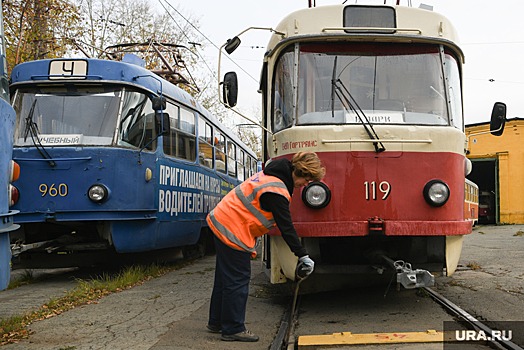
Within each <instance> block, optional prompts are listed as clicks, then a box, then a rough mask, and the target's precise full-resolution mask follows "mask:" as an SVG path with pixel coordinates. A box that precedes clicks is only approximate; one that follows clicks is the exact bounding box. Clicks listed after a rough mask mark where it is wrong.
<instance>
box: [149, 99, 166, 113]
mask: <svg viewBox="0 0 524 350" xmlns="http://www.w3.org/2000/svg"><path fill="white" fill-rule="evenodd" d="M151 103H152V105H153V110H155V111H163V110H164V109H166V98H165V97H164V96H158V97H153V99H152V100H151Z"/></svg>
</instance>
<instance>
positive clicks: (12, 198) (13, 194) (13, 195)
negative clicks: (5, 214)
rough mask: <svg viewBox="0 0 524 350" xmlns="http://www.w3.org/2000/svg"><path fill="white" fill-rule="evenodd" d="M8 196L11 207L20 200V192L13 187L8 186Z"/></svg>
mask: <svg viewBox="0 0 524 350" xmlns="http://www.w3.org/2000/svg"><path fill="white" fill-rule="evenodd" d="M8 195H9V206H10V207H11V206H13V205H15V204H16V203H17V202H18V200H19V199H20V191H18V188H16V187H15V186H13V185H11V184H9V192H8Z"/></svg>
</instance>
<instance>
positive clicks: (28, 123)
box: [24, 99, 56, 167]
mask: <svg viewBox="0 0 524 350" xmlns="http://www.w3.org/2000/svg"><path fill="white" fill-rule="evenodd" d="M36 101H37V100H36V99H35V100H34V101H33V104H32V105H31V109H30V110H29V113H28V114H27V117H26V118H25V129H24V142H25V141H26V140H27V135H31V140H32V141H33V145H35V148H36V149H37V150H38V153H40V155H41V156H42V158H44V159H49V165H50V166H52V167H54V166H56V163H55V161H54V160H53V159H52V158H51V156H50V155H49V153H48V152H47V150H46V149H45V148H44V146H43V145H42V142H41V141H40V138H39V137H38V134H39V133H40V132H39V130H38V124H36V123H35V122H34V121H33V115H34V114H35V106H36ZM35 138H36V140H35Z"/></svg>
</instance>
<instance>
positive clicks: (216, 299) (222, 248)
mask: <svg viewBox="0 0 524 350" xmlns="http://www.w3.org/2000/svg"><path fill="white" fill-rule="evenodd" d="M215 248H216V268H215V282H214V286H213V293H212V294H211V306H210V308H209V322H208V323H209V324H210V325H213V326H220V327H221V329H222V334H224V335H231V334H236V333H239V332H243V331H245V330H246V327H245V325H244V322H245V319H246V304H247V298H248V295H249V280H250V278H251V253H249V252H245V251H240V250H236V249H233V248H230V247H229V246H227V245H226V244H224V243H222V241H221V240H220V239H218V238H217V237H216V236H215Z"/></svg>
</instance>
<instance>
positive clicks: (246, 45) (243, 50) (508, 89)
mask: <svg viewBox="0 0 524 350" xmlns="http://www.w3.org/2000/svg"><path fill="white" fill-rule="evenodd" d="M158 1H163V2H165V1H167V2H168V3H169V4H170V5H171V6H173V7H175V8H177V9H178V10H180V11H181V13H182V14H184V15H190V16H191V17H193V18H195V19H197V20H199V22H200V23H199V29H200V31H201V32H202V33H203V34H204V35H205V36H206V37H207V38H208V39H210V40H211V41H212V42H213V43H214V44H215V45H216V46H221V45H222V44H223V43H225V41H226V40H227V39H228V38H230V37H233V36H235V35H236V34H238V33H240V32H241V31H243V30H244V29H246V28H248V27H253V26H256V27H273V28H274V27H276V25H277V24H278V23H279V22H280V20H281V19H282V18H283V17H285V16H286V15H287V14H288V13H290V12H292V11H295V10H298V9H302V8H306V7H308V0H222V1H220V0H193V1H188V0H158ZM342 2H343V0H337V1H334V0H316V5H317V7H318V6H322V5H332V4H340V3H342ZM354 3H357V4H383V3H384V1H362V0H361V1H355V0H347V1H346V4H354ZM393 3H395V1H390V0H388V1H386V4H393ZM410 3H411V5H412V6H413V7H418V6H419V4H420V3H424V4H427V5H431V6H433V10H434V11H436V12H439V13H441V14H443V15H445V16H446V17H448V18H449V19H450V20H451V21H452V22H453V24H454V25H455V27H456V29H457V31H458V34H459V38H460V42H461V44H462V49H463V50H464V53H465V57H466V64H465V65H464V105H465V107H464V112H465V122H466V124H473V123H479V122H487V121H489V118H490V115H491V109H492V107H493V103H494V102H496V101H501V102H505V103H506V104H507V108H508V118H512V117H522V118H524V68H523V64H524V38H523V37H522V33H524V21H523V20H522V16H523V14H524V1H522V0H499V1H478V0H425V1H410ZM400 4H401V5H404V6H406V5H408V1H407V0H402V1H401V2H400ZM241 39H242V45H241V46H240V47H239V49H237V51H235V52H234V53H233V54H232V56H231V58H233V59H234V60H235V62H236V64H238V65H239V66H240V67H242V69H243V70H245V72H243V71H242V70H241V69H240V68H239V67H237V66H234V65H233V64H231V63H228V60H227V58H226V57H224V55H223V58H222V60H223V62H224V64H223V65H222V71H221V75H223V73H225V72H226V71H227V70H233V69H234V70H235V71H237V73H238V75H239V84H240V92H239V103H238V107H239V109H240V110H242V111H243V112H245V113H249V114H252V113H253V112H254V111H257V110H260V101H261V100H260V95H259V94H258V93H257V92H256V91H257V88H258V79H259V76H260V69H261V66H262V57H263V54H264V51H265V46H266V44H267V41H268V39H269V33H268V32H263V31H250V32H248V33H246V35H243V36H242V37H241ZM202 42H203V43H204V42H206V39H205V38H202ZM206 45H207V46H208V49H207V50H206V51H205V53H204V54H203V55H204V57H206V59H207V60H208V61H209V65H210V67H212V68H213V69H214V70H215V71H216V70H217V62H216V60H217V57H218V49H216V48H215V47H213V45H212V44H210V43H209V42H206Z"/></svg>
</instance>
